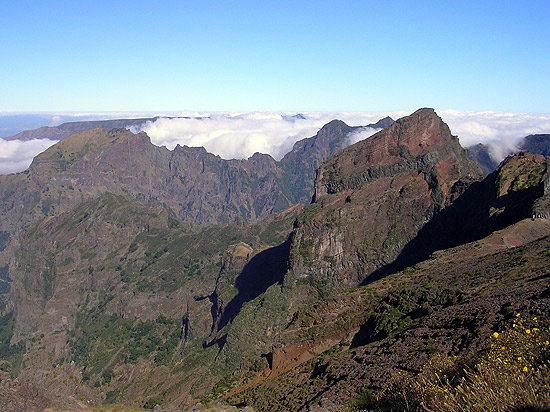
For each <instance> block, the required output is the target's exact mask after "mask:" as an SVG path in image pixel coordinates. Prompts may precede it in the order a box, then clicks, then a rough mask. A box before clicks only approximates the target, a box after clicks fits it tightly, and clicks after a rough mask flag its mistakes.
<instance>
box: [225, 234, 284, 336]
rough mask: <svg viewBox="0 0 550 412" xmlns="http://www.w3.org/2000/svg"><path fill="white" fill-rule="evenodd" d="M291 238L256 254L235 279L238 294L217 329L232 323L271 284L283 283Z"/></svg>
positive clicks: (228, 306)
mask: <svg viewBox="0 0 550 412" xmlns="http://www.w3.org/2000/svg"><path fill="white" fill-rule="evenodd" d="M289 256H290V239H288V240H287V241H285V242H284V243H282V244H280V245H279V246H275V247H272V248H269V249H266V250H264V251H262V252H260V253H258V254H257V255H256V256H254V257H253V258H252V259H250V261H249V262H248V263H247V264H246V266H245V267H244V268H243V270H242V271H241V273H240V274H239V276H237V279H236V281H235V288H236V289H237V290H238V293H237V295H236V296H235V297H234V298H233V299H232V300H231V301H230V302H229V303H228V304H227V306H226V307H225V308H224V309H223V311H222V313H221V316H220V320H219V323H218V326H217V330H218V331H219V330H221V329H223V328H224V327H225V326H226V325H227V324H229V323H231V322H232V321H233V320H234V319H235V317H236V316H237V315H238V314H239V312H240V311H241V308H242V307H243V305H244V304H245V303H246V302H250V301H251V300H254V299H255V298H257V297H258V296H260V295H261V294H263V293H264V292H265V291H266V290H267V289H268V288H269V287H270V286H272V285H274V284H276V283H279V284H282V282H283V279H284V276H285V274H286V271H287V269H288V260H289Z"/></svg>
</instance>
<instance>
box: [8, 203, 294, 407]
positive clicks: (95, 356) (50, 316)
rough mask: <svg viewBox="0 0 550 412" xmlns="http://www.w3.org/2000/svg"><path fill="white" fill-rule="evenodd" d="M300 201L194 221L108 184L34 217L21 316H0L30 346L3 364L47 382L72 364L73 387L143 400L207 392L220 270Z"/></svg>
mask: <svg viewBox="0 0 550 412" xmlns="http://www.w3.org/2000/svg"><path fill="white" fill-rule="evenodd" d="M300 210H301V209H300V207H296V208H294V209H291V210H289V211H287V212H286V213H285V214H283V215H276V216H272V217H269V218H268V219H266V220H265V221H264V222H262V224H260V225H251V226H227V225H226V226H215V227H212V228H209V229H206V230H203V231H196V230H194V229H193V228H192V227H190V226H189V225H184V224H182V223H180V222H178V221H177V220H175V219H173V218H171V217H169V216H168V215H167V213H166V212H165V211H164V210H163V209H160V208H157V207H155V206H152V205H144V204H140V203H136V202H132V201H129V200H127V199H125V198H124V197H122V196H117V195H113V194H111V193H104V194H103V195H101V196H100V197H99V198H97V199H94V200H90V201H87V202H83V203H81V204H79V205H78V206H77V207H76V208H74V209H72V210H69V211H67V212H64V213H62V214H60V215H58V216H55V217H49V218H46V219H43V220H42V221H40V222H37V223H36V224H33V225H32V226H31V227H29V228H28V229H27V230H25V231H23V232H22V234H21V238H20V244H21V247H20V248H19V249H18V253H17V255H16V256H15V258H14V264H13V268H12V276H13V282H12V288H11V293H10V294H11V299H10V309H11V310H13V317H14V318H15V322H13V323H12V324H10V325H11V326H10V328H9V330H8V328H3V326H2V325H0V329H2V332H5V333H6V335H7V336H8V339H11V343H12V345H15V344H16V343H18V342H21V343H19V346H21V344H22V343H24V344H23V348H26V349H23V350H22V351H21V350H19V351H18V352H17V353H13V355H11V356H10V357H6V358H5V359H4V362H5V364H4V366H5V369H7V370H9V369H11V370H12V371H13V373H15V374H17V372H18V370H17V369H16V366H17V365H20V363H21V360H23V362H24V365H25V366H24V370H23V374H24V375H25V374H26V375H25V376H28V374H29V373H30V372H32V373H34V375H35V377H36V379H37V380H38V381H42V380H44V379H46V377H47V374H48V373H50V372H51V371H52V368H53V367H57V365H61V366H59V367H60V368H61V367H62V366H63V365H65V364H71V362H75V364H76V365H77V366H78V368H79V369H78V371H72V372H71V375H72V376H73V377H74V379H75V382H76V383H77V387H79V388H82V389H83V390H84V389H85V390H84V392H86V391H92V392H90V393H91V395H90V396H92V397H93V398H94V399H97V398H104V397H105V396H106V394H107V393H108V392H109V393H110V395H109V396H108V399H109V400H114V399H115V398H116V399H118V400H120V401H126V402H132V403H133V404H134V405H140V406H142V405H143V404H145V403H146V402H147V401H148V399H149V398H151V397H157V398H158V397H159V396H161V395H162V396H164V397H165V398H166V399H172V400H173V399H174V398H179V401H178V402H179V403H186V402H190V401H192V400H193V399H196V398H199V397H201V396H204V394H205V391H206V390H208V389H209V388H211V387H212V385H213V382H216V380H218V379H219V377H220V376H219V375H218V374H211V373H209V369H210V368H211V367H212V366H211V365H212V364H213V363H214V362H215V357H216V353H217V347H211V348H208V347H203V344H204V343H205V341H206V340H207V338H208V336H209V334H210V332H211V330H212V328H213V327H214V326H213V324H212V316H211V314H212V310H213V303H212V302H211V300H210V299H209V297H210V296H211V295H212V294H213V291H215V289H216V285H217V282H219V278H220V276H221V275H220V273H222V272H223V271H224V267H226V266H227V265H229V264H230V262H231V261H235V260H238V259H254V257H255V256H257V255H262V253H266V251H269V250H270V248H271V247H274V246H276V245H278V244H280V243H281V242H282V241H283V240H284V239H285V237H286V235H287V234H288V232H289V231H290V230H291V226H292V222H293V220H294V219H295V216H296V214H297V213H299V212H300ZM245 242H246V243H245ZM19 346H17V347H19ZM6 365H9V367H8V366H6ZM56 370H57V369H56ZM42 371H43V372H42ZM56 373H61V370H59V371H58V372H56ZM71 379H73V378H71ZM152 383H154V385H153V384H152ZM86 388H87V389H86ZM92 388H95V389H93V390H92ZM165 392H168V394H166V393H165ZM163 394H164V395H163ZM73 395H74V396H76V394H74V393H71V396H73Z"/></svg>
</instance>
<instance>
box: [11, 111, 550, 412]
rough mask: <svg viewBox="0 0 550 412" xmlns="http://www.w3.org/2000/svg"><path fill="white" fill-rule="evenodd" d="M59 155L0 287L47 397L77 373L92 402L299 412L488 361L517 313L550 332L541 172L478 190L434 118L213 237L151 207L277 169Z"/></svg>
mask: <svg viewBox="0 0 550 412" xmlns="http://www.w3.org/2000/svg"><path fill="white" fill-rule="evenodd" d="M334 126H335V127H337V128H340V129H341V130H344V129H345V127H344V126H345V125H342V124H339V123H338V122H337V123H334ZM331 127H332V126H331ZM90 133H97V134H98V135H97V136H94V139H93V143H92V142H91V141H90V140H89V139H88V137H89V136H90ZM342 136H344V133H343V134H342ZM318 137H319V136H318ZM62 143H63V145H62V146H60V147H58V148H55V147H54V148H52V149H51V150H49V151H48V152H46V153H45V154H44V155H43V156H42V157H41V158H39V159H37V162H36V163H35V164H34V165H33V167H32V168H31V170H30V171H29V172H28V173H27V174H21V175H17V176H16V179H12V180H10V182H16V183H17V182H19V183H18V184H22V185H24V186H25V187H26V190H27V191H28V193H30V195H26V196H29V198H30V199H35V201H36V203H35V204H34V206H33V207H32V208H31V209H30V210H31V211H32V210H34V214H35V216H33V215H32V214H30V213H27V215H26V216H28V218H27V219H28V220H27V221H26V222H27V225H28V223H29V222H30V221H32V219H35V220H36V222H35V223H34V224H32V225H30V226H28V227H27V228H24V227H21V224H22V223H21V220H19V222H18V225H19V227H18V232H15V231H14V232H11V233H17V236H16V237H15V240H14V241H13V242H11V243H9V239H8V243H9V244H8V245H7V246H6V249H5V250H4V252H3V253H4V255H3V256H4V257H6V256H8V250H9V251H10V252H9V260H8V261H9V274H8V269H6V270H4V269H2V270H3V272H1V273H0V275H1V276H0V278H1V279H2V281H3V280H4V277H6V276H7V275H9V276H11V279H12V282H11V285H12V287H11V291H10V296H11V299H10V300H9V302H8V306H7V307H6V311H5V312H4V314H5V317H2V319H0V336H3V337H4V340H5V339H6V338H7V339H8V340H11V343H13V344H15V343H18V346H12V348H11V349H12V350H11V352H10V353H9V356H6V358H5V361H7V363H3V365H4V370H10V369H11V371H12V372H11V373H12V374H13V375H15V374H17V370H18V368H19V366H18V365H22V366H23V374H22V375H21V376H25V375H24V373H25V372H30V371H34V372H36V373H35V374H34V378H33V379H35V380H39V381H44V380H45V379H47V376H49V375H48V374H50V373H53V372H54V371H60V370H61V368H65V367H68V366H67V365H71V364H72V362H74V365H76V367H77V368H76V369H70V374H71V375H70V376H72V377H73V378H70V379H72V381H74V382H75V384H76V386H78V387H79V388H82V389H83V390H82V392H79V393H84V394H86V395H85V396H86V397H89V398H90V399H100V400H106V401H107V402H113V401H116V402H121V403H128V404H132V405H135V406H143V405H148V406H151V407H152V406H153V405H154V404H155V403H162V404H165V405H166V404H168V403H172V404H174V405H178V406H179V405H190V404H191V403H193V402H195V401H197V400H199V399H201V398H203V397H204V396H205V395H208V393H209V392H211V393H210V394H209V395H208V398H216V397H219V396H226V395H229V396H231V397H230V398H228V399H232V400H233V401H234V402H246V403H252V404H254V405H255V407H256V408H257V409H260V410H264V409H265V410H273V409H276V407H275V405H279V406H278V408H279V409H280V410H298V409H300V408H303V410H305V409H306V408H308V407H310V406H311V407H312V408H314V407H315V404H316V403H317V402H319V401H320V400H321V399H322V398H323V397H326V398H327V399H328V400H329V401H330V402H338V403H341V402H345V401H347V400H349V399H351V398H352V397H353V396H354V395H355V392H356V388H358V387H363V386H368V387H373V388H375V389H376V388H379V387H380V386H382V385H383V384H384V383H385V382H387V381H388V379H390V378H391V372H395V371H399V370H409V371H412V372H415V371H418V370H419V368H420V367H421V366H422V364H423V363H424V362H425V361H426V360H427V359H428V358H429V355H430V354H431V353H432V352H439V353H441V354H444V355H446V354H454V353H457V352H460V351H463V350H465V349H467V348H475V347H476V345H478V343H479V342H481V340H482V339H483V338H484V337H485V336H488V334H490V333H491V332H492V331H494V330H496V329H498V328H500V327H501V326H502V325H505V324H506V322H507V321H508V319H509V317H510V316H513V314H514V311H516V310H521V311H522V312H524V313H526V314H529V315H533V316H535V315H536V316H539V317H540V319H542V320H543V321H544V322H547V319H546V318H545V315H544V314H545V313H547V312H548V311H547V309H548V296H549V295H548V293H547V289H548V277H547V276H546V269H547V259H548V256H547V254H548V253H547V252H546V250H547V246H548V245H547V243H548V237H546V238H544V236H547V235H548V234H549V233H550V232H549V230H550V227H549V226H548V222H547V220H546V219H544V218H540V217H538V216H545V213H547V212H548V207H547V205H548V203H549V202H548V196H549V192H550V173H549V170H548V161H547V159H545V158H543V157H541V156H532V155H526V154H520V155H517V156H513V157H510V158H509V159H507V161H506V162H504V163H503V164H502V165H501V167H499V169H498V170H497V171H496V172H495V173H493V174H491V175H490V176H488V177H487V178H485V179H484V180H483V181H481V182H478V181H476V178H477V176H479V171H478V169H477V168H476V167H475V165H473V164H472V163H471V162H470V161H468V160H467V159H466V157H465V156H464V151H463V150H462V148H461V147H460V146H459V144H458V141H457V139H456V138H454V137H453V136H452V135H451V134H450V131H449V129H448V127H447V126H446V125H445V124H444V123H443V122H442V121H441V119H440V118H439V117H438V116H437V115H436V114H435V113H434V112H433V110H430V109H421V110H419V111H418V112H416V113H414V114H413V115H411V116H408V117H405V118H403V119H400V120H399V121H397V122H396V123H394V124H393V125H391V126H390V127H388V128H387V129H385V130H383V131H381V132H379V133H378V134H376V135H374V136H372V137H371V138H369V139H367V140H365V141H362V142H359V143H357V144H356V145H353V146H350V147H348V148H347V149H345V150H343V151H342V152H340V154H337V155H336V156H335V157H333V158H331V159H329V160H328V161H326V162H324V163H322V165H321V166H320V168H319V172H318V174H317V180H316V184H315V188H316V192H315V197H314V203H312V204H311V205H309V206H307V207H305V208H302V207H300V206H295V207H293V208H291V209H288V210H286V211H284V212H282V213H280V214H276V215H270V216H268V217H267V218H264V219H263V220H261V221H259V222H257V223H254V224H248V225H245V224H242V223H241V224H239V225H231V224H224V225H214V226H210V227H208V228H203V229H202V230H200V229H198V228H197V227H196V225H194V224H183V223H182V222H180V221H178V220H176V219H174V218H173V216H175V215H177V214H176V213H175V211H174V209H173V208H172V207H171V206H170V204H168V200H166V199H168V197H163V198H162V199H164V200H163V203H162V204H160V202H159V201H158V199H155V197H154V196H156V194H157V193H161V189H162V190H165V191H167V193H168V194H169V195H173V196H174V197H176V198H177V196H181V194H180V193H172V192H170V190H173V191H174V192H177V191H179V190H183V189H182V188H184V187H192V188H193V190H196V191H197V192H199V191H200V190H202V189H201V188H199V185H204V186H206V188H207V189H208V190H209V192H208V193H210V195H211V196H213V197H214V199H204V200H203V203H207V202H210V203H208V204H209V205H213V204H216V203H215V202H220V203H218V204H225V205H228V204H229V205H230V204H231V202H232V201H233V199H242V198H243V196H246V194H242V193H241V194H239V193H237V194H234V192H235V191H237V190H238V189H239V188H241V189H243V188H244V187H243V186H239V185H243V184H244V183H243V180H245V179H246V178H247V177H249V176H251V175H252V172H251V170H255V171H258V170H260V169H261V165H262V164H263V162H265V163H266V164H269V165H271V163H272V162H274V161H273V159H271V158H269V157H267V156H265V157H264V156H263V155H255V156H253V157H252V158H251V159H248V160H247V161H234V162H229V163H225V162H224V161H221V160H220V159H219V158H217V157H215V156H213V155H209V154H206V152H205V151H204V150H202V149H189V148H177V149H176V150H174V151H173V152H169V151H167V150H166V149H162V148H155V147H154V146H152V145H150V142H148V138H147V136H146V135H145V134H138V135H133V134H131V133H129V132H127V131H110V132H105V131H104V130H101V129H97V130H95V131H88V132H85V133H83V134H79V135H75V136H72V137H69V138H67V139H65V140H64V141H62ZM320 144H321V142H319V145H320ZM314 146H315V145H314ZM166 156H168V157H166ZM151 159H153V160H154V162H153V161H152V160H151ZM117 162H118V166H117V168H116V169H113V167H114V165H115V164H116V163H117ZM254 162H256V163H258V164H256V165H254V164H253V163H254ZM274 163H275V162H274ZM166 165H168V166H166ZM153 166H154V167H153ZM254 167H256V169H254ZM270 167H271V166H270ZM157 169H158V170H157ZM166 170H168V172H172V171H174V176H177V177H173V178H172V179H170V178H169V176H170V175H169V174H167V173H168V172H167V171H166ZM197 170H198V171H199V173H197ZM115 171H116V173H115ZM164 173H166V174H164ZM258 173H259V172H258ZM281 173H282V176H283V177H284V176H285V175H284V171H282V172H281ZM201 175H204V176H201ZM219 176H222V177H223V178H225V179H226V180H225V181H226V182H228V184H229V187H230V188H231V191H230V196H229V197H228V198H226V197H224V198H223V199H224V200H223V201H222V200H220V199H217V198H215V196H214V195H212V193H220V191H215V190H218V189H216V188H217V187H218V186H217V185H218V184H219V183H218V182H219V181H218V180H217V179H218V178H219ZM277 177H278V176H276V175H269V176H268V177H267V178H265V179H264V181H263V182H264V183H265V182H266V181H267V180H266V179H271V178H272V179H273V180H272V181H273V182H275V183H274V184H279V183H277V182H278V180H277ZM17 179H19V180H17ZM71 179H73V180H71ZM194 179H195V180H194ZM203 179H204V180H203ZM233 179H240V181H239V182H233ZM173 181H179V182H180V183H177V182H176V183H171V182H173ZM252 181H254V180H252ZM44 182H47V184H46V185H44V186H41V185H43V184H44ZM115 182H117V183H116V184H115ZM190 182H191V183H190ZM184 183H185V184H189V186H185V185H184ZM10 184H15V183H10ZM261 184H262V183H259V184H258V188H257V189H256V191H255V192H254V193H262V192H261V190H262V189H261ZM33 185H34V186H33ZM69 185H70V186H71V187H72V189H71V188H69ZM171 185H173V186H171ZM231 185H233V186H231ZM10 187H12V188H13V187H15V186H9V185H8V186H6V188H5V189H4V188H2V187H1V186H0V188H2V190H5V191H4V192H3V197H4V199H8V200H10V201H11V202H13V203H14V204H17V203H16V202H19V201H20V200H19V198H18V197H17V195H15V193H25V192H17V191H16V192H14V193H10ZM121 187H124V190H122V189H121ZM212 187H213V188H214V189H215V190H214V189H212V190H211V189H210V188H212ZM224 187H225V186H223V185H222V188H224ZM46 188H47V189H48V190H46ZM31 189H32V190H31ZM224 190H225V189H224ZM33 191H35V192H33ZM65 191H66V192H67V193H69V195H66V192H65ZM109 191H113V192H115V193H114V194H113V193H109ZM73 192H74V194H73ZM32 193H38V195H36V198H34V197H32ZM201 193H203V192H201ZM221 193H227V192H223V190H221ZM123 195H124V196H123ZM48 196H51V197H50V199H52V200H51V204H50V208H51V209H49V210H48V211H46V212H50V211H51V213H52V214H54V216H46V217H45V218H44V217H43V216H44V215H46V214H47V213H44V211H42V214H41V215H40V214H39V213H38V211H39V210H41V208H42V206H44V199H46V198H48ZM189 196H194V194H193V193H191V194H190V195H189ZM233 196H235V197H233ZM87 197H90V199H89V200H86V198H87ZM159 199H161V198H159ZM144 202H148V203H157V205H156V206H155V205H152V204H146V203H144ZM224 202H225V203H224ZM165 203H166V204H165ZM22 206H23V204H22V205H21V207H22ZM25 207H27V208H28V206H25ZM180 207H181V205H180ZM227 209H228V207H227V206H226V210H227ZM229 209H230V208H229ZM201 210H203V213H204V214H205V215H206V213H207V211H208V209H207V208H206V207H204V208H203V209H201ZM6 211H7V212H9V213H13V214H14V216H15V214H17V213H22V209H18V208H15V209H10V208H7V209H6ZM221 212H222V213H224V211H223V210H222V211H221ZM533 212H536V216H537V217H536V218H535V219H532V213H533ZM227 213H230V212H227ZM21 216H22V215H21ZM39 216H40V217H42V218H41V219H39ZM523 218H527V220H523V221H522V219H523ZM517 222H519V223H517ZM511 224H515V226H513V227H510V229H508V230H505V231H504V232H496V233H494V234H493V235H492V236H491V237H487V238H485V239H484V237H486V236H487V235H490V234H491V233H493V232H494V231H495V230H497V229H502V228H505V227H506V226H507V225H511ZM10 230H11V227H10ZM475 239H477V241H476V242H474V243H471V244H468V245H465V246H461V247H458V248H456V249H454V250H448V251H440V252H435V251H436V250H438V249H443V248H447V247H451V246H456V245H458V244H461V243H462V242H465V241H468V240H475ZM529 242H532V243H529ZM518 246H519V247H518ZM513 247H517V248H516V249H510V248H513ZM16 251H17V253H15V252H16ZM430 255H431V257H430ZM424 259H427V262H426V263H422V262H421V260H424ZM414 264H415V265H414ZM410 265H412V266H410ZM407 266H409V268H408V269H406V270H404V271H402V272H400V273H397V272H398V271H399V270H401V269H404V268H406V267H407ZM4 272H5V273H4ZM396 273H397V274H396ZM388 275H391V276H389V277H388ZM492 279H494V281H493V280H492ZM361 283H364V284H366V285H365V286H359V285H360V284H361ZM353 288H357V289H353ZM545 288H546V289H545ZM342 291H343V292H344V293H341V292H342ZM499 311H502V313H500V312H499ZM495 312H498V313H497V315H495ZM510 314H511V315H510ZM539 314H540V315H539ZM456 319H458V320H456ZM455 332H456V334H455ZM4 349H5V348H2V350H4ZM22 361H24V362H22ZM58 365H59V366H58ZM54 368H55V369H54ZM71 368H72V367H71ZM55 373H56V374H57V372H55ZM60 373H61V372H60ZM27 376H28V375H27ZM67 379H69V377H67ZM56 382H57V381H56ZM61 382H63V381H61ZM84 389H85V390H84ZM211 390H212V391H211ZM67 391H69V390H68V389H67ZM233 395H234V397H233ZM64 396H69V393H68V392H67V393H66V394H65V395H64ZM70 396H72V398H71V399H72V400H73V401H75V400H78V397H79V396H83V395H77V394H76V393H73V394H72V395H70ZM0 398H1V396H0ZM71 405H72V404H71Z"/></svg>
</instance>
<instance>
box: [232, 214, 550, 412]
mask: <svg viewBox="0 0 550 412" xmlns="http://www.w3.org/2000/svg"><path fill="white" fill-rule="evenodd" d="M549 235H550V224H549V222H548V221H546V220H536V221H531V220H530V219H529V220H524V221H521V222H519V223H517V224H515V225H513V226H510V227H508V228H507V229H505V230H503V231H500V232H495V233H494V234H493V235H491V236H489V237H487V238H484V239H481V240H480V241H478V242H475V243H473V244H466V245H463V246H460V247H457V248H455V249H449V250H446V251H444V252H440V253H438V254H436V255H434V256H433V257H431V258H430V259H429V260H427V261H424V262H422V263H419V264H418V265H415V266H413V267H410V268H408V269H407V270H405V271H403V272H400V273H396V274H394V275H391V276H389V277H387V278H385V279H382V280H379V281H377V282H374V283H372V284H370V285H367V286H363V287H360V288H358V289H357V290H354V291H351V292H348V293H345V294H341V295H337V296H335V297H333V298H331V299H329V300H327V301H325V302H322V301H320V302H316V303H314V304H311V305H309V306H307V307H304V308H303V309H302V310H300V311H299V312H298V313H297V314H296V316H295V317H294V318H293V321H292V323H291V324H290V325H289V327H288V328H287V330H286V331H285V332H284V333H282V334H281V335H280V337H279V340H278V343H277V344H275V345H274V349H273V352H272V354H271V356H270V359H271V362H270V365H269V368H268V369H267V370H266V371H264V372H263V373H261V374H258V376H257V377H256V378H255V379H248V380H247V381H242V383H241V385H240V386H237V387H236V388H235V389H234V391H233V394H232V395H230V396H231V397H230V400H231V401H232V402H234V403H238V404H248V405H253V406H254V407H255V408H256V409H258V410H259V411H269V410H277V411H297V410H316V409H314V408H320V407H321V406H323V407H324V408H328V410H336V409H335V408H337V405H344V404H350V403H353V401H354V400H355V398H356V397H357V396H358V393H360V392H365V391H369V392H374V393H377V392H381V391H382V390H383V389H384V388H388V387H391V385H392V382H395V381H398V380H399V379H400V378H401V377H403V376H404V375H407V374H409V375H414V374H416V373H418V372H420V371H421V369H422V368H423V366H424V365H426V364H427V363H428V362H429V361H430V360H431V359H435V361H437V360H438V359H439V360H440V364H444V362H445V359H446V360H447V365H449V364H451V362H452V359H454V358H453V356H456V355H462V356H463V357H464V358H467V356H466V354H468V353H474V352H476V351H477V350H478V349H480V348H482V345H483V343H484V342H485V341H486V340H488V339H489V338H492V335H493V333H494V332H502V331H503V330H505V329H506V328H512V324H513V323H517V322H518V319H519V318H518V316H520V315H521V319H523V320H524V321H523V322H524V327H525V328H526V329H528V328H533V327H535V328H536V330H538V328H541V329H542V328H545V327H547V325H548V324H549V322H550V319H549V318H548V313H550V312H549V310H550V293H549V291H550V279H549V278H548V273H547V272H548V265H547V262H548V258H549V257H550V254H549V250H550V249H549V246H550V236H549ZM516 315H517V316H516ZM533 319H534V320H533ZM518 355H519V356H520V355H523V354H521V353H520V354H518ZM441 359H443V361H441ZM445 373H448V372H447V371H446V370H443V371H442V373H441V376H439V378H440V379H443V380H444V379H445V376H443V375H444V374H445ZM247 382H249V383H247ZM410 401H411V402H412V401H413V400H412V399H411V400H410ZM320 410H323V409H320Z"/></svg>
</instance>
